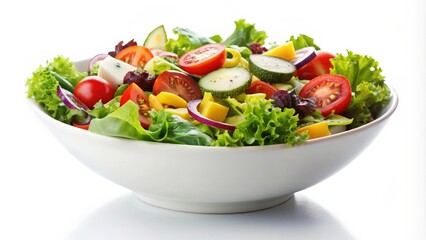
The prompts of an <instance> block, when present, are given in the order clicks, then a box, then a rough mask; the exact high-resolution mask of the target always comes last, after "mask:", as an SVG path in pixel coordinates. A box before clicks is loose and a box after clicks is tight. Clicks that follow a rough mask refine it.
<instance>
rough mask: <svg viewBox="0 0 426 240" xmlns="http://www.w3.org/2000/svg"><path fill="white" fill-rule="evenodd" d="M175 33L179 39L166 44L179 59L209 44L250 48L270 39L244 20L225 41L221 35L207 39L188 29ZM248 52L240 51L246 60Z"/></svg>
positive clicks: (237, 22) (237, 23) (167, 48)
mask: <svg viewBox="0 0 426 240" xmlns="http://www.w3.org/2000/svg"><path fill="white" fill-rule="evenodd" d="M173 33H175V34H177V36H178V38H177V39H173V38H169V39H168V41H167V43H166V51H169V52H174V53H176V54H178V55H179V57H180V56H182V55H183V54H184V53H186V52H188V51H191V50H193V49H196V48H198V47H201V46H203V45H206V44H209V43H223V44H224V45H227V46H231V45H234V47H232V48H235V46H239V47H248V46H249V45H250V44H251V43H259V44H261V45H263V44H264V42H265V39H266V38H267V37H268V36H267V35H266V33H265V32H264V31H258V30H256V28H255V26H254V24H249V23H246V22H245V20H244V19H241V20H238V21H235V30H234V32H233V33H232V34H231V35H230V36H229V37H228V38H226V40H224V41H223V40H222V37H221V36H219V35H214V36H212V37H209V38H207V37H204V36H201V35H199V34H198V33H195V32H193V31H191V30H189V29H187V28H181V27H177V28H174V29H173ZM247 50H248V51H250V50H249V49H244V48H242V49H240V52H242V53H243V54H242V56H243V57H244V58H247V57H248V54H249V53H248V52H247ZM250 53H251V51H250Z"/></svg>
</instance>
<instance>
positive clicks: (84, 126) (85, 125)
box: [71, 122, 90, 130]
mask: <svg viewBox="0 0 426 240" xmlns="http://www.w3.org/2000/svg"><path fill="white" fill-rule="evenodd" d="M71 124H72V125H73V126H74V127H78V128H81V129H84V130H89V126H90V123H77V122H73V123H71Z"/></svg>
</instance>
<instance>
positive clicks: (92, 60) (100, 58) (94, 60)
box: [89, 53, 109, 72]
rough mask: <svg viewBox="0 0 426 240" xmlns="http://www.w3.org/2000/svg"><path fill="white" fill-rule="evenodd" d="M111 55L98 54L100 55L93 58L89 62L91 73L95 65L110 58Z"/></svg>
mask: <svg viewBox="0 0 426 240" xmlns="http://www.w3.org/2000/svg"><path fill="white" fill-rule="evenodd" d="M108 56H109V55H108V54H106V53H101V54H98V55H96V56H94V57H92V58H91V59H90V60H89V72H90V70H91V69H92V68H93V65H95V63H97V62H99V61H101V60H104V59H105V58H106V57H108Z"/></svg>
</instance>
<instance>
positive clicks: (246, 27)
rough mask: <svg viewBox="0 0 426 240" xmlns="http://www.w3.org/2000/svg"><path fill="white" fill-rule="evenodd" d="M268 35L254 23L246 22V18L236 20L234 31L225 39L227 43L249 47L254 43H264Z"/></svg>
mask: <svg viewBox="0 0 426 240" xmlns="http://www.w3.org/2000/svg"><path fill="white" fill-rule="evenodd" d="M267 37H268V35H266V33H265V32H264V31H258V30H256V28H255V26H254V24H249V23H246V22H245V20H244V19H240V20H238V21H235V30H234V32H233V33H232V34H231V35H230V36H229V37H228V38H227V39H226V40H225V41H223V44H225V45H237V46H240V47H248V46H249V45H250V44H252V43H259V44H260V45H263V44H264V43H265V39H266V38H267Z"/></svg>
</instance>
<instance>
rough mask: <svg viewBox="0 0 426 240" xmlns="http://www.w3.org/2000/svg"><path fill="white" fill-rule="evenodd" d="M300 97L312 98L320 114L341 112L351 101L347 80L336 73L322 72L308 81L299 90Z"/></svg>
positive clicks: (349, 85) (349, 86)
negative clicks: (322, 73)
mask: <svg viewBox="0 0 426 240" xmlns="http://www.w3.org/2000/svg"><path fill="white" fill-rule="evenodd" d="M299 96H300V97H302V98H314V99H315V103H316V104H317V109H318V110H319V111H320V112H321V115H323V116H328V115H329V114H330V113H332V112H333V111H334V113H335V114H341V113H343V112H344V111H345V110H346V108H347V107H348V105H349V103H350V102H351V96H352V90H351V84H350V82H349V80H348V79H347V78H346V77H344V76H342V75H338V74H324V75H321V76H318V77H316V78H314V79H312V80H311V81H309V82H308V83H307V84H306V85H305V86H303V88H302V89H301V90H300V92H299Z"/></svg>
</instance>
